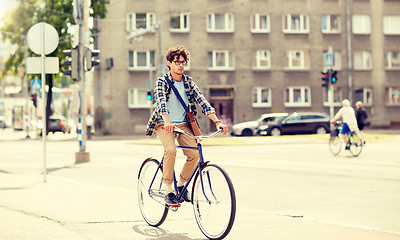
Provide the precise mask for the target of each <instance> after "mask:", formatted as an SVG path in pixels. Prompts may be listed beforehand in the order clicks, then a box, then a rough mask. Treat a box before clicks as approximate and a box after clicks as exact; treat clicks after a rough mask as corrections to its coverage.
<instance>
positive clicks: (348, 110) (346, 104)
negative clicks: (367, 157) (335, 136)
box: [331, 99, 363, 150]
mask: <svg viewBox="0 0 400 240" xmlns="http://www.w3.org/2000/svg"><path fill="white" fill-rule="evenodd" d="M340 118H342V121H343V127H342V131H341V132H340V133H341V134H342V138H343V140H344V142H345V143H346V148H345V149H346V150H349V149H350V145H349V143H348V139H347V134H348V133H349V132H355V133H356V134H357V136H358V137H359V138H360V139H363V138H362V135H361V133H360V130H359V129H358V126H357V119H356V114H355V112H354V109H353V108H352V107H351V106H350V101H349V100H348V99H344V100H343V101H342V108H341V109H340V110H339V111H338V112H337V113H336V115H335V117H333V119H332V121H331V122H332V123H335V122H336V121H337V120H339V119H340ZM362 143H363V140H361V144H362Z"/></svg>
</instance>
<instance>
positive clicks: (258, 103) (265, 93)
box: [252, 87, 271, 107]
mask: <svg viewBox="0 0 400 240" xmlns="http://www.w3.org/2000/svg"><path fill="white" fill-rule="evenodd" d="M252 95H253V98H252V106H253V107H271V89H270V88H265V87H256V88H253V94H252Z"/></svg>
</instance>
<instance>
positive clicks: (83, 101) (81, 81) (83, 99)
mask: <svg viewBox="0 0 400 240" xmlns="http://www.w3.org/2000/svg"><path fill="white" fill-rule="evenodd" d="M79 10H80V12H81V13H82V14H81V18H80V19H79V45H78V51H79V89H80V96H81V111H80V117H81V123H82V129H81V130H82V144H81V145H80V146H79V152H85V151H86V136H87V135H86V89H85V85H86V82H85V69H84V68H85V62H84V61H85V57H84V55H85V43H84V28H85V21H84V14H85V13H84V11H83V1H82V0H81V1H79Z"/></svg>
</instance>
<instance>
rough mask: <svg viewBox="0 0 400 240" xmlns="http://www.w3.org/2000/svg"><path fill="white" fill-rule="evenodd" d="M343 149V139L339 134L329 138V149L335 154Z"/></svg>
mask: <svg viewBox="0 0 400 240" xmlns="http://www.w3.org/2000/svg"><path fill="white" fill-rule="evenodd" d="M341 149H342V140H341V139H340V137H339V136H337V135H336V136H331V137H330V139H329V150H331V153H332V154H333V155H335V156H336V155H338V154H339V153H340V150H341Z"/></svg>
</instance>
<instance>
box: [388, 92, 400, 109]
mask: <svg viewBox="0 0 400 240" xmlns="http://www.w3.org/2000/svg"><path fill="white" fill-rule="evenodd" d="M386 104H388V105H399V106H400V88H398V87H390V88H386Z"/></svg>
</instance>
